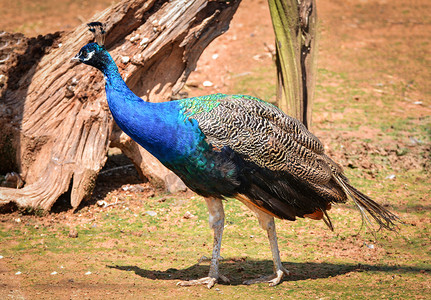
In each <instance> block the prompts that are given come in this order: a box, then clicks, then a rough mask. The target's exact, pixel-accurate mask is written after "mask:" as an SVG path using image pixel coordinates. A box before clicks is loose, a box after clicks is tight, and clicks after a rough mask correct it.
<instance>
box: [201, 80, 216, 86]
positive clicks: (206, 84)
mask: <svg viewBox="0 0 431 300" xmlns="http://www.w3.org/2000/svg"><path fill="white" fill-rule="evenodd" d="M202 85H203V86H205V87H210V86H213V85H214V84H213V83H212V82H211V81H209V80H205V81H204V82H203V83H202Z"/></svg>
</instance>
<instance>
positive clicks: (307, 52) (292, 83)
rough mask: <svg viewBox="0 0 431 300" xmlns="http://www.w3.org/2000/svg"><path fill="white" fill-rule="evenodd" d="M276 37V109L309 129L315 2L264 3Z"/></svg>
mask: <svg viewBox="0 0 431 300" xmlns="http://www.w3.org/2000/svg"><path fill="white" fill-rule="evenodd" d="M268 3H269V8H270V12H271V19H272V23H273V26H274V32H275V38H276V64H277V75H278V81H277V101H278V105H279V107H280V108H281V109H282V110H283V111H285V112H286V113H288V114H289V115H291V116H293V117H295V118H297V119H298V120H300V121H301V122H302V123H304V124H305V126H307V127H310V126H311V106H312V103H313V97H314V84H315V83H314V79H315V78H314V74H315V70H316V61H315V57H316V55H315V53H316V47H317V45H316V18H317V14H316V3H315V0H301V1H297V0H268Z"/></svg>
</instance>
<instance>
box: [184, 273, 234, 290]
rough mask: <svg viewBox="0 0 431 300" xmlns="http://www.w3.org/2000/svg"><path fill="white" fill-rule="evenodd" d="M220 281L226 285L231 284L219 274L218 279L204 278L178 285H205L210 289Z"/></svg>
mask: <svg viewBox="0 0 431 300" xmlns="http://www.w3.org/2000/svg"><path fill="white" fill-rule="evenodd" d="M219 279H220V280H221V281H223V282H224V283H230V280H229V279H228V278H227V277H226V276H224V275H221V274H219V275H218V278H217V277H212V276H208V277H204V278H201V279H195V280H184V281H180V282H178V283H177V285H179V286H193V285H202V284H203V285H206V286H207V288H209V289H210V288H212V287H213V286H214V285H215V284H216V282H217V281H218V280H219Z"/></svg>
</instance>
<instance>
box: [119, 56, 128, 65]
mask: <svg viewBox="0 0 431 300" xmlns="http://www.w3.org/2000/svg"><path fill="white" fill-rule="evenodd" d="M129 61H130V57H128V56H122V57H121V62H122V63H123V64H127V63H128V62H129Z"/></svg>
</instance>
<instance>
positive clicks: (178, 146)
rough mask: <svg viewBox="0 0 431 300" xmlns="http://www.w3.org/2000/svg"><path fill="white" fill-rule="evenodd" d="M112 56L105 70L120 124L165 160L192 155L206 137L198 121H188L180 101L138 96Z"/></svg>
mask: <svg viewBox="0 0 431 300" xmlns="http://www.w3.org/2000/svg"><path fill="white" fill-rule="evenodd" d="M108 55H109V54H108ZM109 58H110V61H109V62H108V63H107V64H106V65H105V67H103V68H101V71H102V72H103V74H104V75H105V79H106V84H105V89H106V97H107V100H108V105H109V108H110V110H111V113H112V115H113V117H114V120H115V121H116V123H117V124H118V126H119V127H120V128H121V129H122V130H123V131H124V132H125V133H126V134H127V135H129V136H130V137H131V138H132V139H133V140H134V141H136V142H137V143H138V144H140V145H141V146H142V147H144V148H145V149H146V150H148V151H149V152H150V153H151V154H153V155H154V156H155V157H157V159H159V160H160V161H161V162H162V163H170V162H173V161H176V160H178V159H181V158H182V157H187V156H189V155H190V153H192V152H193V151H194V150H195V145H196V144H198V143H197V142H198V141H199V140H201V139H203V136H202V133H201V132H200V130H199V128H198V127H197V124H193V123H191V122H188V121H187V122H185V120H184V117H183V116H181V114H180V107H179V104H178V102H176V101H171V102H163V103H151V102H145V101H144V100H142V99H141V98H139V97H138V96H136V95H135V94H134V93H133V92H132V91H131V90H130V89H129V88H128V87H127V85H126V83H125V82H124V80H123V79H122V78H121V75H120V73H119V72H118V68H117V66H116V65H115V63H114V61H113V60H112V58H111V57H110V56H109Z"/></svg>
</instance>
